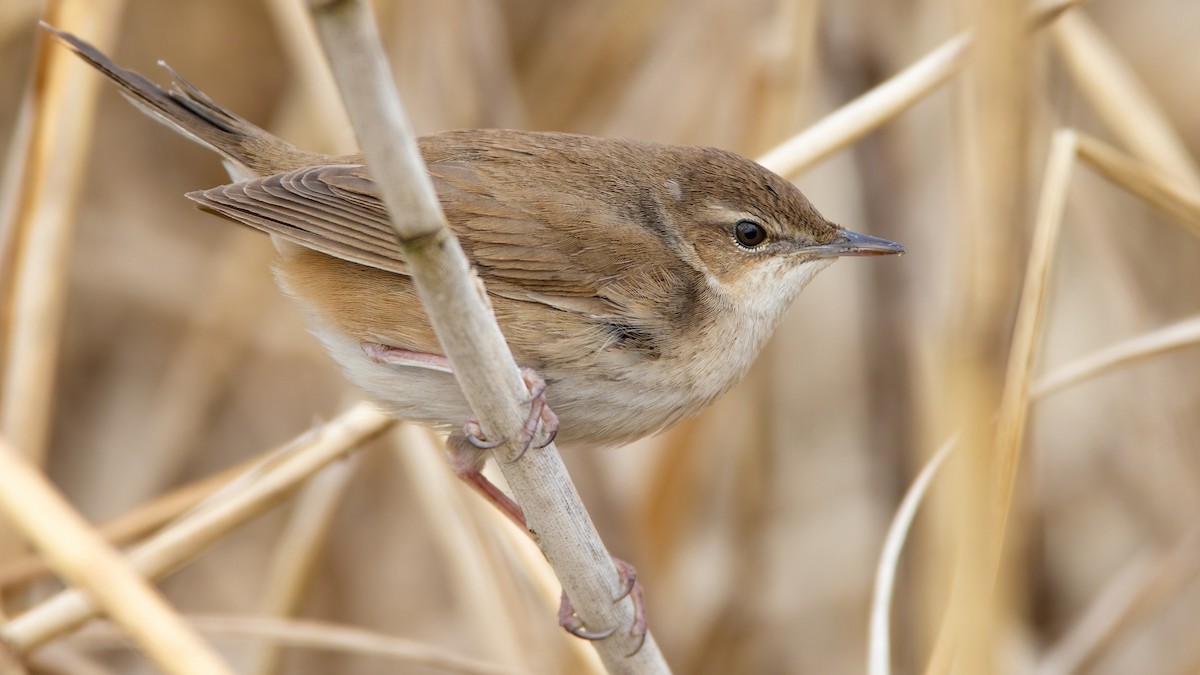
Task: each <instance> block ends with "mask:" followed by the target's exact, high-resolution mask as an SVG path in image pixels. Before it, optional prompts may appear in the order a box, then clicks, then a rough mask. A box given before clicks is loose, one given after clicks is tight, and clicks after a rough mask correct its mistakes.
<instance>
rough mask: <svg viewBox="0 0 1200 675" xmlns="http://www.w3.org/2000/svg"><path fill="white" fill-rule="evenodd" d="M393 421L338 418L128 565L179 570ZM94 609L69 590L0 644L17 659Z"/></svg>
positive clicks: (373, 414) (4, 631) (153, 571)
mask: <svg viewBox="0 0 1200 675" xmlns="http://www.w3.org/2000/svg"><path fill="white" fill-rule="evenodd" d="M394 423H395V421H394V420H392V419H390V418H387V417H384V416H383V415H382V414H380V413H379V412H378V411H376V410H375V408H374V407H373V406H371V405H370V404H366V403H360V404H358V405H357V406H355V407H354V408H351V409H350V410H348V411H346V412H345V413H343V414H342V415H340V416H339V417H338V418H337V419H335V420H333V421H331V422H328V423H326V424H325V425H323V426H321V427H319V428H318V429H315V430H314V431H312V432H309V433H307V434H305V435H304V436H301V437H300V438H298V439H296V440H295V441H293V442H292V443H290V444H288V445H286V446H284V447H283V448H281V450H280V451H279V452H277V453H273V454H274V456H273V457H271V458H269V459H268V461H267V463H269V464H270V466H268V467H265V468H263V467H255V468H254V469H251V470H250V471H249V472H247V475H246V476H245V477H244V478H243V479H242V480H238V481H235V482H234V483H233V484H231V485H230V486H228V487H226V488H225V489H224V490H222V491H221V492H219V493H218V494H216V495H214V496H213V497H212V498H211V499H209V500H208V501H207V502H205V503H204V504H201V505H200V506H199V507H198V508H197V509H196V510H195V511H193V512H192V513H191V514H189V515H187V516H185V517H184V518H182V519H181V520H180V521H179V522H177V523H175V524H174V525H171V526H170V527H167V528H166V529H164V530H163V531H162V532H159V533H158V534H156V535H155V536H153V537H151V538H150V539H147V540H146V541H145V542H143V543H141V544H139V545H138V546H136V547H135V548H133V549H132V550H131V551H129V553H128V556H127V558H128V561H129V564H130V565H131V566H132V567H133V568H134V569H136V570H137V571H138V573H140V574H141V575H143V576H145V577H147V578H149V579H160V578H162V577H163V576H166V575H167V574H170V573H171V572H173V571H175V570H177V569H179V568H180V567H182V566H183V565H184V564H185V563H187V562H188V561H189V560H191V559H192V558H194V557H195V556H196V555H197V554H199V553H200V551H202V550H204V548H206V547H207V546H209V545H211V544H212V543H213V542H215V541H217V540H218V539H220V538H221V537H223V536H225V535H226V534H228V533H229V531H230V530H233V529H234V528H236V527H239V526H240V525H242V524H244V523H245V522H247V521H248V520H249V519H251V518H253V517H254V516H256V515H258V514H261V513H263V512H265V511H266V510H268V509H270V508H271V507H272V506H274V505H276V504H277V503H278V502H279V500H280V499H283V498H284V497H285V496H286V495H287V494H289V493H290V492H291V491H292V490H294V489H296V487H297V486H299V485H300V484H301V483H303V482H304V481H306V480H308V479H309V478H311V477H312V476H313V475H314V474H316V473H317V472H318V471H320V470H321V469H322V468H324V467H326V466H328V465H329V463H330V462H333V461H335V460H337V459H338V458H340V457H343V456H344V455H346V454H347V453H349V452H351V451H352V450H354V449H356V448H358V447H359V446H361V445H362V444H363V443H365V442H367V441H369V440H371V439H372V438H375V437H376V436H378V435H379V434H381V433H383V432H384V431H386V430H388V429H389V428H391V426H392V425H393V424H394ZM99 611H100V610H99V609H98V608H97V607H96V605H95V603H93V602H92V601H91V600H90V599H89V597H88V596H87V595H86V594H85V593H83V592H82V591H79V590H76V589H68V590H64V591H60V592H59V593H57V594H55V595H53V596H51V597H50V598H47V599H46V600H44V601H42V602H41V603H39V604H38V605H36V606H35V607H33V608H32V609H30V610H29V611H27V612H25V613H24V614H22V615H20V616H18V617H15V618H14V619H12V620H11V621H10V622H9V623H8V624H6V625H4V626H2V627H0V639H2V640H3V641H4V642H5V643H7V645H8V646H9V647H10V648H12V649H14V650H16V651H17V652H19V653H24V652H28V651H30V650H32V649H35V648H37V647H38V646H39V645H42V644H45V643H46V642H48V641H50V640H52V639H54V638H56V637H58V636H60V635H62V634H64V633H66V632H69V631H70V630H73V629H74V628H77V627H79V626H80V625H82V624H83V623H84V622H86V621H87V620H88V619H91V618H93V617H95V616H96V615H97V613H98V612H99Z"/></svg>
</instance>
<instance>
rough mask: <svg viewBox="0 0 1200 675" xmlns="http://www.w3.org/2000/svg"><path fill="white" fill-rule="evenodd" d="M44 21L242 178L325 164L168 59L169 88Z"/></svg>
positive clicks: (133, 97)
mask: <svg viewBox="0 0 1200 675" xmlns="http://www.w3.org/2000/svg"><path fill="white" fill-rule="evenodd" d="M42 27H43V28H45V29H46V30H47V31H49V32H50V33H51V34H52V35H54V36H55V37H56V38H58V39H59V40H60V41H62V42H63V43H64V44H65V45H66V46H67V47H68V48H70V49H71V51H73V52H75V54H77V55H78V56H79V57H80V58H82V59H83V60H84V61H86V62H87V63H88V64H90V65H91V66H92V67H93V68H95V69H96V70H98V71H100V72H101V73H103V74H104V75H105V76H106V77H108V79H110V80H112V82H113V83H115V84H116V85H117V86H118V87H120V89H121V93H122V95H124V96H125V98H127V99H129V101H130V102H131V103H133V104H134V105H136V106H137V107H138V108H140V109H141V110H142V111H143V112H145V113H147V114H148V115H150V116H151V117H154V118H156V119H158V120H159V121H160V122H163V123H165V124H166V125H167V126H169V127H171V128H172V129H174V130H175V131H177V132H179V133H181V134H183V135H184V136H187V137H188V138H190V139H192V140H193V141H196V142H197V143H200V144H201V145H205V146H207V147H209V148H211V149H213V150H215V151H216V152H217V153H218V154H220V155H221V157H222V158H223V159H225V161H226V166H227V167H228V168H229V169H230V173H231V174H233V175H234V178H235V179H236V180H246V179H250V178H254V177H259V176H270V175H273V174H277V173H284V172H287V171H292V170H294V169H298V168H302V167H306V166H313V165H315V164H320V163H321V162H322V160H323V159H324V155H319V154H316V153H311V152H307V151H304V150H300V149H299V148H296V147H295V146H293V145H291V144H289V143H287V142H286V141H284V140H282V139H280V138H278V137H276V136H273V135H271V134H270V133H268V132H267V131H265V130H263V129H261V128H259V127H257V126H255V125H253V124H251V123H250V122H247V121H246V120H244V119H242V118H241V117H239V116H237V115H235V114H233V113H231V112H229V111H228V110H226V109H225V108H222V107H221V106H220V105H218V104H217V103H216V102H215V101H213V100H212V99H211V98H209V97H208V96H207V95H205V94H204V93H203V92H201V91H200V90H199V89H197V88H196V87H194V86H192V84H191V83H189V82H188V81H187V80H185V79H183V78H182V77H180V76H179V74H178V73H176V72H175V71H174V70H172V69H171V67H170V66H168V65H167V64H166V63H164V62H162V61H159V65H160V66H162V67H163V68H165V69H166V70H167V72H168V73H170V74H171V77H172V78H174V80H175V81H174V83H173V85H172V87H171V89H169V90H168V89H163V88H162V87H160V86H159V85H157V84H155V83H154V82H152V81H150V80H149V79H147V78H146V77H144V76H143V75H142V74H140V73H137V72H135V71H132V70H128V69H125V68H122V67H120V66H118V65H117V64H115V63H113V62H112V60H111V59H109V58H108V57H107V56H105V55H104V54H103V53H102V52H100V50H98V49H96V48H95V47H94V46H92V45H90V44H88V43H87V42H85V41H83V40H81V39H79V38H78V37H75V36H74V35H72V34H70V33H67V32H65V31H61V30H58V29H57V28H55V27H53V26H51V25H49V24H47V23H45V22H42ZM230 164H232V166H230Z"/></svg>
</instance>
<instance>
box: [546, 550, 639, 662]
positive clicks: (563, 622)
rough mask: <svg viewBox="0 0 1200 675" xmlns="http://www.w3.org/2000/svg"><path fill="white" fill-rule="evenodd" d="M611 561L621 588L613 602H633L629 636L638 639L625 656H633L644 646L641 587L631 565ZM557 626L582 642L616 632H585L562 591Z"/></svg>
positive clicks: (598, 638)
mask: <svg viewBox="0 0 1200 675" xmlns="http://www.w3.org/2000/svg"><path fill="white" fill-rule="evenodd" d="M612 561H613V566H615V567H616V568H617V577H618V578H619V579H620V580H621V587H622V590H621V594H620V595H618V596H617V597H616V598H613V602H620V601H622V600H624V599H625V598H626V597H628V598H630V599H631V600H632V601H633V625H632V626H631V627H630V628H629V634H630V635H633V636H634V637H636V638H637V639H638V644H637V646H636V647H634V648H633V651H632V652H629V654H627V656H633V655H634V654H636V653H638V652H639V651H641V649H642V645H644V644H646V605H645V602H644V600H643V599H642V585H641V584H640V583H638V580H637V570H636V569H634V568H633V565H630V564H629V563H627V562H625V561H624V560H621V559H620V558H618V557H616V556H613V559H612ZM558 625H560V626H562V627H563V628H564V629H565V630H566V631H567V632H568V633H570V634H571V635H574V636H575V637H578V638H583V639H584V640H603V639H604V638H606V637H610V636H611V635H612V634H613V633H615V632H616V631H617V629H616V628H609V629H608V630H604V631H599V632H593V631H589V630H587V629H586V628H585V627H584V625H583V621H582V620H580V618H579V617H578V616H576V615H575V608H574V607H572V606H571V599H570V598H568V597H567V592H566V591H563V594H562V600H560V601H559V604H558Z"/></svg>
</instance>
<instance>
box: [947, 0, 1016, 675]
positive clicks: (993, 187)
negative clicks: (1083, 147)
mask: <svg viewBox="0 0 1200 675" xmlns="http://www.w3.org/2000/svg"><path fill="white" fill-rule="evenodd" d="M964 9H965V10H967V11H968V16H970V19H971V21H972V22H973V24H974V26H975V40H976V41H975V46H974V48H973V50H972V54H971V57H972V58H971V64H970V68H969V71H968V73H967V74H966V75H967V77H966V79H965V80H964V82H963V83H962V86H961V87H960V88H959V89H958V91H957V93H958V94H959V95H958V97H957V99H956V102H957V111H956V112H957V116H956V129H957V131H958V139H959V143H958V148H959V159H960V161H959V164H960V177H959V180H958V181H957V185H958V189H959V191H960V194H961V195H962V198H961V202H960V203H961V214H962V216H961V217H962V226H961V228H960V230H961V231H960V232H959V233H958V235H957V237H956V238H957V240H958V242H959V244H958V246H957V247H956V250H955V251H954V252H953V254H952V255H953V258H954V260H955V263H956V273H957V274H956V281H955V283H954V285H955V287H956V289H957V292H956V293H955V298H954V300H953V305H952V307H953V309H952V313H951V320H952V323H951V324H950V325H949V326H948V327H947V330H946V332H945V339H946V342H945V344H944V345H943V346H942V347H941V349H940V352H941V359H940V363H939V366H940V367H939V376H940V377H941V380H942V386H941V387H939V389H940V392H939V395H940V396H942V397H944V398H943V400H941V401H939V402H937V403H934V404H932V405H931V406H930V412H931V413H935V414H936V415H937V416H936V417H935V418H934V419H932V420H931V424H930V425H929V429H928V431H929V432H930V433H934V434H937V435H939V436H942V435H948V434H949V432H951V431H952V430H953V429H961V432H960V433H961V441H960V443H961V451H960V461H958V462H956V463H955V465H954V468H955V470H956V471H955V479H954V480H953V481H952V484H951V490H952V500H947V501H940V502H939V506H941V507H942V508H944V509H945V515H946V517H947V518H949V519H951V522H953V523H954V529H953V539H952V540H951V541H945V540H944V539H942V540H933V543H934V545H935V546H937V547H938V551H937V552H936V553H934V554H932V555H933V557H934V559H936V560H939V561H940V560H946V559H952V560H953V561H954V562H953V572H952V578H953V581H952V583H951V589H950V595H949V599H948V606H947V609H946V611H945V614H944V615H943V617H942V620H941V622H940V627H939V629H938V631H937V637H936V641H935V644H934V649H933V653H932V656H931V657H930V660H929V665H928V668H927V670H926V672H927V673H931V674H933V673H944V672H947V671H948V670H951V668H952V666H953V668H952V669H953V671H954V672H969V673H987V672H992V670H993V669H994V668H995V667H996V665H997V663H996V659H997V657H998V655H999V653H1000V652H999V651H998V645H999V644H1000V643H999V639H1000V636H1001V635H1002V634H1004V633H1005V632H1006V631H1007V630H1008V629H1009V628H1010V625H1011V622H1012V620H1013V612H1012V610H1013V603H1012V600H1013V597H1014V596H1013V595H1012V594H1010V593H1008V592H1007V588H1006V586H1007V584H1008V583H1010V582H1011V576H1010V575H1009V572H1010V571H1011V568H1007V567H1003V566H1002V565H1001V561H1002V558H1001V554H1002V542H1001V540H1000V538H999V536H998V533H997V529H996V528H997V526H998V525H1002V524H1003V519H1004V518H1006V514H1007V511H1008V502H1007V496H1008V495H1007V493H1006V490H1005V485H1004V480H1003V479H1001V480H997V478H996V476H995V474H994V472H995V469H996V466H997V463H998V461H1000V460H998V459H997V453H1004V452H1008V449H1006V448H1001V447H998V446H997V445H996V441H997V435H996V428H995V426H994V419H995V414H996V410H997V409H998V408H999V407H1000V405H1001V396H1002V392H1003V391H1004V382H1003V378H1001V377H1000V367H1001V366H1002V364H1003V363H1004V360H1005V357H1006V354H1005V350H1004V344H1005V340H1006V339H1007V338H1008V336H1009V334H1010V330H1011V327H1010V325H1009V321H1010V319H1009V317H1010V316H1011V313H1012V311H1013V308H1014V305H1015V302H1014V300H1015V296H1016V289H1017V287H1018V285H1019V283H1020V279H1019V277H1018V276H1017V274H1016V273H1015V272H1016V271H1017V270H1019V269H1020V268H1019V265H1020V263H1021V259H1022V255H1023V249H1024V248H1025V244H1024V239H1025V237H1026V227H1025V226H1024V224H1025V223H1026V222H1027V219H1028V214H1027V213H1026V205H1027V201H1028V199H1029V197H1028V188H1029V185H1028V181H1027V180H1026V174H1027V170H1028V161H1027V154H1028V152H1029V145H1030V143H1029V142H1030V131H1031V129H1030V127H1029V125H1028V123H1027V121H1028V120H1029V119H1030V115H1029V102H1030V100H1031V98H1030V95H1031V91H1030V89H1031V78H1030V74H1031V72H1032V65H1033V64H1032V54H1033V52H1032V49H1031V48H1030V43H1031V36H1030V34H1029V30H1028V23H1027V19H1026V18H1025V14H1024V10H1023V8H1022V5H1021V4H1020V3H1018V2H1012V1H1010V2H987V1H986V0H971V1H969V2H967V3H966V4H965V5H964ZM947 423H949V425H950V428H946V426H945V425H946V424H947ZM1014 464H1015V462H1014ZM949 550H953V551H954V552H955V554H954V555H953V556H951V555H948V551H949ZM928 588H929V590H930V591H931V592H932V593H934V594H941V593H942V588H941V582H940V580H939V581H938V583H937V584H935V583H934V580H933V579H931V580H930V584H929V585H928ZM939 604H940V599H934V598H932V597H931V598H930V602H929V606H930V607H934V606H937V605H939Z"/></svg>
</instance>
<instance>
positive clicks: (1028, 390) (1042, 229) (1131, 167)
mask: <svg viewBox="0 0 1200 675" xmlns="http://www.w3.org/2000/svg"><path fill="white" fill-rule="evenodd" d="M1076 156H1078V157H1080V158H1082V159H1087V160H1089V161H1090V162H1091V163H1092V164H1093V165H1094V166H1097V168H1100V169H1101V170H1102V172H1104V173H1105V175H1108V176H1109V177H1110V178H1111V179H1113V180H1114V181H1115V182H1117V183H1118V185H1121V186H1122V187H1126V188H1127V189H1129V190H1130V191H1131V192H1133V193H1134V194H1136V195H1138V196H1140V197H1142V198H1143V199H1145V200H1146V201H1148V202H1151V203H1153V204H1156V205H1158V206H1160V207H1161V208H1164V210H1167V211H1168V212H1170V213H1172V214H1176V215H1182V214H1190V215H1195V214H1194V213H1192V212H1191V208H1192V207H1191V206H1190V203H1191V202H1190V197H1189V196H1188V194H1187V193H1186V191H1185V189H1184V188H1183V187H1181V186H1177V185H1175V183H1174V181H1173V179H1171V178H1169V177H1166V176H1163V175H1161V173H1160V172H1158V171H1156V170H1154V169H1152V168H1150V167H1148V166H1144V165H1143V164H1142V163H1140V162H1138V161H1137V160H1134V159H1132V158H1129V157H1127V156H1125V155H1124V154H1122V153H1120V152H1119V151H1117V150H1115V149H1113V148H1111V147H1109V146H1107V145H1105V144H1103V143H1101V142H1099V141H1096V140H1095V139H1091V138H1089V137H1086V136H1083V135H1081V134H1079V133H1078V132H1075V131H1073V130H1069V129H1063V130H1059V131H1058V132H1056V133H1055V136H1054V140H1053V142H1052V146H1051V152H1050V157H1049V160H1048V162H1047V169H1046V174H1045V177H1044V179H1043V191H1042V198H1041V203H1040V204H1039V208H1038V218H1037V225H1036V228H1035V240H1034V244H1033V250H1032V251H1031V253H1030V256H1029V262H1028V267H1027V270H1026V278H1025V288H1024V291H1023V294H1022V299H1021V304H1020V307H1019V310H1018V316H1017V320H1016V327H1015V329H1014V336H1013V342H1012V346H1011V348H1010V353H1009V365H1008V370H1007V373H1006V377H1005V388H1004V394H1003V396H1002V399H1001V408H1000V412H999V419H998V424H997V435H996V449H997V459H998V460H999V461H998V466H997V475H998V476H999V478H1000V483H999V488H1000V492H999V497H1000V499H1001V500H1002V501H1001V503H1000V504H998V506H999V507H1001V510H999V511H998V513H999V514H1000V516H1001V518H1002V520H1001V521H1000V523H999V524H998V525H999V526H998V529H997V532H996V535H995V536H996V542H997V544H998V543H999V542H1000V541H1002V539H1003V535H1004V522H1005V521H1006V519H1007V514H1008V512H1009V509H1010V506H1009V505H1010V504H1011V499H1012V491H1013V488H1014V486H1015V478H1016V467H1017V461H1018V458H1019V456H1020V448H1021V445H1022V439H1023V437H1024V427H1025V420H1026V418H1027V414H1028V409H1029V402H1030V400H1031V399H1034V398H1037V397H1040V396H1043V395H1047V394H1049V393H1052V392H1054V391H1059V390H1061V389H1062V388H1065V387H1067V386H1070V385H1072V384H1076V383H1078V382H1081V381H1083V380H1085V379H1087V378H1089V377H1092V376H1095V375H1098V374H1100V373H1101V372H1104V371H1106V370H1109V369H1111V368H1114V367H1117V366H1119V365H1123V364H1127V363H1132V362H1135V361H1137V360H1141V359H1144V358H1148V357H1150V356H1153V355H1156V354H1161V353H1164V352H1166V351H1169V350H1173V349H1179V348H1182V347H1184V346H1187V345H1190V344H1195V343H1197V342H1200V320H1198V319H1192V320H1188V321H1184V322H1181V323H1179V324H1175V325H1172V326H1168V327H1165V328H1163V329H1159V330H1156V331H1152V332H1150V333H1145V334H1143V335H1140V336H1137V337H1135V338H1132V339H1130V340H1127V341H1124V342H1121V343H1118V344H1117V345H1114V346H1112V347H1109V348H1106V349H1102V350H1099V351H1097V352H1093V353H1092V354H1090V355H1088V356H1086V357H1083V358H1081V359H1079V360H1077V361H1074V362H1072V363H1070V364H1068V365H1067V366H1065V367H1063V368H1061V369H1059V370H1056V371H1054V372H1053V373H1051V374H1050V375H1049V376H1047V377H1046V378H1043V379H1042V380H1039V382H1038V384H1037V388H1036V391H1034V389H1033V388H1032V387H1031V386H1030V380H1031V372H1032V365H1033V360H1034V355H1035V351H1036V344H1037V338H1038V336H1039V335H1040V333H1041V328H1040V325H1041V321H1042V318H1041V317H1042V313H1043V311H1044V304H1045V302H1044V301H1045V294H1046V288H1047V285H1048V278H1049V273H1050V266H1051V264H1052V258H1053V252H1054V245H1055V242H1056V241H1057V237H1058V234H1059V232H1060V231H1061V226H1062V216H1063V212H1064V210H1065V206H1066V193H1067V189H1068V187H1069V182H1070V170H1071V166H1072V164H1073V163H1074V161H1075V158H1076ZM1195 213H1200V211H1198V212H1195ZM1184 222H1186V223H1188V224H1191V223H1192V221H1191V220H1189V219H1187V218H1185V219H1184ZM1188 541H1190V539H1189V540H1188ZM1189 550H1190V547H1189ZM997 555H998V550H997ZM1176 557H1178V556H1176ZM996 560H997V562H998V558H996ZM1175 565H1176V566H1177V565H1178V563H1175ZM1169 569H1174V567H1171V568H1169ZM1155 578H1157V576H1156V577H1155ZM1150 588H1156V587H1150ZM1133 599H1136V598H1133ZM1133 599H1129V601H1128V602H1129V603H1130V604H1132V603H1133ZM1105 606H1106V607H1107V606H1110V605H1109V604H1107V603H1106V604H1105ZM1097 612H1099V610H1097ZM1099 616H1100V615H1099V614H1097V617H1099ZM1108 618H1110V619H1111V617H1108ZM1101 623H1103V622H1102V620H1101V619H1100V618H1096V619H1093V621H1091V622H1088V624H1087V627H1086V628H1082V629H1080V630H1082V631H1083V632H1084V634H1085V635H1087V636H1089V637H1087V638H1083V637H1080V638H1074V639H1075V640H1077V641H1078V643H1085V644H1087V645H1089V648H1087V649H1085V648H1084V647H1082V646H1079V644H1074V645H1073V646H1072V647H1070V648H1069V649H1067V651H1069V653H1070V654H1071V655H1072V656H1071V658H1070V659H1068V658H1067V657H1059V659H1060V660H1065V661H1070V660H1072V659H1074V658H1076V656H1077V655H1081V654H1084V653H1090V650H1091V646H1094V645H1095V644H1096V643H1097V642H1099V640H1100V638H1098V637H1096V634H1097V633H1098V631H1099V629H1098V628H1095V626H1097V625H1100V624H1101ZM947 625H950V623H949V622H948V624H947ZM1104 625H1105V626H1107V628H1106V629H1105V630H1106V631H1107V632H1105V636H1107V637H1111V636H1112V635H1113V634H1115V632H1116V631H1117V629H1118V626H1117V625H1116V624H1112V625H1109V624H1107V623H1105V624H1104ZM940 637H941V636H940ZM952 642H953V640H950V641H948V642H941V641H940V640H939V646H941V647H942V648H943V650H938V649H935V655H934V658H933V659H931V666H930V668H931V670H932V669H934V668H935V666H936V667H939V668H944V667H946V666H947V664H948V659H949V655H948V653H947V652H946V651H944V649H945V648H946V647H947V646H948V645H949V644H952ZM1064 653H1065V652H1064ZM1055 663H1057V661H1056V662H1055ZM1053 667H1054V668H1059V666H1058V665H1054V666H1053ZM1054 672H1071V670H1070V669H1069V668H1068V669H1066V670H1055V671H1054Z"/></svg>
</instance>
